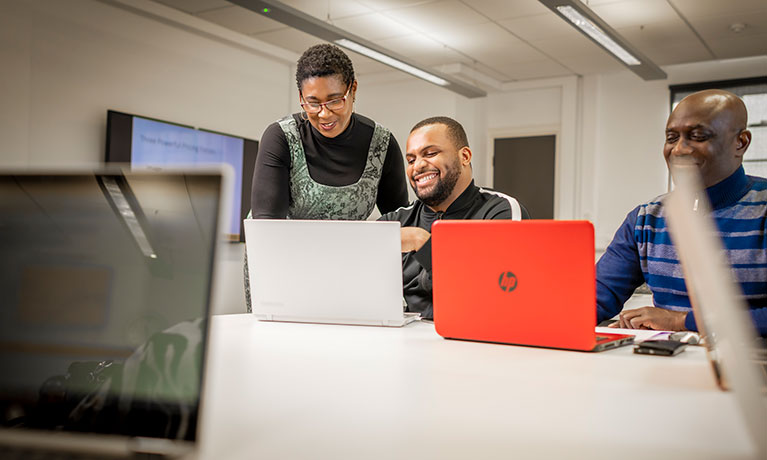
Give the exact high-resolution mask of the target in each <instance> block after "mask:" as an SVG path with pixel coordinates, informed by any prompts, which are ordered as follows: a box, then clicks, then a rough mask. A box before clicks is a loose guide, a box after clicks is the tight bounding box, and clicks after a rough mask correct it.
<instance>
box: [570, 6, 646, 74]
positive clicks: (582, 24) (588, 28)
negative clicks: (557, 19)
mask: <svg viewBox="0 0 767 460" xmlns="http://www.w3.org/2000/svg"><path fill="white" fill-rule="evenodd" d="M557 9H558V10H559V12H560V13H562V15H563V16H564V17H566V18H567V19H569V20H570V22H572V23H573V24H575V26H576V27H578V28H579V29H581V30H582V31H583V32H584V33H585V34H586V35H588V36H589V37H591V38H593V39H594V40H596V41H597V42H598V43H599V44H600V45H602V46H604V47H605V48H607V50H608V51H610V52H611V53H613V54H614V55H615V56H617V57H618V59H620V60H621V61H623V62H624V63H625V64H626V65H640V64H642V62H640V61H639V59H637V58H635V57H634V56H633V55H632V54H631V53H629V52H628V51H626V50H625V49H623V48H622V47H621V46H620V45H619V44H617V43H615V40H613V39H612V38H610V37H608V36H607V34H605V33H604V31H602V29H600V28H599V27H597V26H595V25H594V24H593V23H592V22H591V21H589V20H588V19H586V18H585V17H584V16H583V15H582V14H581V13H579V12H578V10H576V9H575V8H573V7H572V6H569V5H568V6H558V7H557Z"/></svg>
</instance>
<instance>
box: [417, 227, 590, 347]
mask: <svg viewBox="0 0 767 460" xmlns="http://www.w3.org/2000/svg"><path fill="white" fill-rule="evenodd" d="M431 241H432V275H433V289H434V324H435V327H436V329H437V332H438V333H439V334H440V335H441V336H443V337H447V338H455V339H467V340H480V341H486V342H501V343H511V344H519V345H533V346H541V347H554V348H569V349H574V350H591V349H592V348H594V345H595V343H596V338H595V337H596V335H595V332H594V327H595V326H596V319H597V313H596V281H595V280H596V275H595V268H594V227H593V225H592V224H591V222H588V221H555V220H526V221H508V220H507V221H498V220H496V221H482V220H463V221H439V222H436V223H435V224H434V225H433V226H432V238H431Z"/></svg>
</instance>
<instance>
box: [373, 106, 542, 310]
mask: <svg viewBox="0 0 767 460" xmlns="http://www.w3.org/2000/svg"><path fill="white" fill-rule="evenodd" d="M471 156H472V152H471V149H470V148H469V141H468V139H467V137H466V132H465V131H464V129H463V127H462V126H461V125H460V123H458V122H457V121H455V120H453V119H452V118H448V117H433V118H427V119H426V120H423V121H421V122H419V123H417V124H416V125H415V126H414V127H413V129H412V130H411V131H410V136H408V139H407V152H406V156H405V158H406V160H407V165H406V167H405V175H406V176H407V178H408V180H409V181H410V186H411V187H413V191H415V194H416V196H417V197H418V199H417V200H416V201H414V202H413V203H412V204H411V205H410V206H407V207H404V208H400V209H397V210H396V211H393V212H390V213H388V214H385V215H383V216H381V219H380V220H388V221H399V222H400V224H401V226H402V229H401V237H402V278H403V291H404V296H405V301H406V302H407V311H410V312H418V313H420V314H421V317H422V318H425V319H432V317H433V313H432V287H431V233H430V232H431V225H432V224H433V223H434V222H435V221H436V220H438V219H513V220H520V219H522V218H529V216H528V215H527V211H525V209H524V208H523V207H522V206H521V205H520V204H519V203H518V202H517V200H515V199H514V198H512V197H510V196H508V195H504V194H503V193H499V192H495V191H492V190H488V189H484V188H480V187H477V186H476V185H474V180H473V179H472V173H471Z"/></svg>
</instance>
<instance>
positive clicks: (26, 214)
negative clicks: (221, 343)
mask: <svg viewBox="0 0 767 460" xmlns="http://www.w3.org/2000/svg"><path fill="white" fill-rule="evenodd" d="M224 181H225V179H224V176H222V173H221V172H168V171H166V172H148V171H144V172H138V171H129V170H123V169H119V168H110V169H98V170H90V171H85V170H80V171H68V172H61V171H56V172H48V173H43V172H36V173H32V172H16V173H12V172H0V254H2V257H0V298H1V299H2V302H0V418H2V425H1V426H2V428H0V457H2V458H5V457H7V456H14V455H15V456H16V457H18V458H43V457H40V455H41V454H44V453H45V452H56V453H57V454H58V453H65V455H66V458H76V457H75V456H74V455H72V454H76V455H77V458H81V457H82V456H84V455H92V456H94V457H97V458H104V457H111V456H118V457H119V456H132V455H135V454H158V455H160V456H166V455H167V456H177V455H183V454H187V453H189V452H191V451H193V450H195V448H196V446H197V441H198V422H199V420H200V404H201V398H202V394H203V392H202V386H203V375H204V368H205V366H204V364H205V362H204V357H205V353H206V344H207V335H208V321H207V319H208V314H209V301H210V298H211V282H212V272H213V266H214V255H215V252H216V246H217V245H218V244H219V238H218V235H220V234H221V223H222V222H226V219H223V220H222V219H221V217H222V213H224V212H225V209H226V207H225V206H224V205H222V202H221V197H222V194H223V193H224V192H223V191H224V190H227V189H226V188H225V187H226V186H225V185H224ZM61 458H64V457H61Z"/></svg>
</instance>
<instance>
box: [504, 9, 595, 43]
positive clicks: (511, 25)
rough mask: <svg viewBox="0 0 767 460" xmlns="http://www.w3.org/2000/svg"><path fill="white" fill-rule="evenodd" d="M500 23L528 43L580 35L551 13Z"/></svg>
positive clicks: (506, 20)
mask: <svg viewBox="0 0 767 460" xmlns="http://www.w3.org/2000/svg"><path fill="white" fill-rule="evenodd" d="M498 23H500V24H501V25H502V26H503V27H505V28H506V29H508V30H509V31H510V32H511V33H513V34H514V35H516V36H517V37H519V38H521V39H523V40H527V41H535V40H543V39H549V38H552V37H557V36H565V37H572V36H574V35H580V33H579V32H578V31H576V30H575V29H574V28H573V27H572V26H570V25H569V24H568V23H566V22H565V21H563V20H562V19H560V18H559V16H557V15H556V14H554V13H551V12H549V13H546V14H539V15H536V16H528V17H525V18H521V19H505V20H502V21H498Z"/></svg>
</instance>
